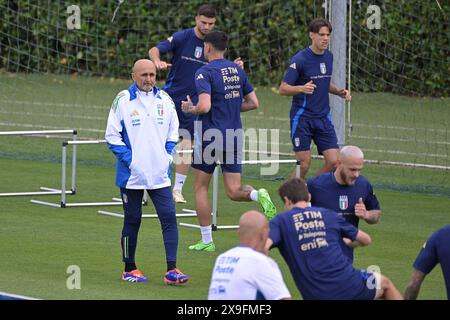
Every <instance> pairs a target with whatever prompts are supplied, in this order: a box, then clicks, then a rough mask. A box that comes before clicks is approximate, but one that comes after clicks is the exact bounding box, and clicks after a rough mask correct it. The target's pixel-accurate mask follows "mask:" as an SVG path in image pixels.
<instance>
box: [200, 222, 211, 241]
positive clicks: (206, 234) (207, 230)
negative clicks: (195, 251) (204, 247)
mask: <svg viewBox="0 0 450 320" xmlns="http://www.w3.org/2000/svg"><path fill="white" fill-rule="evenodd" d="M200 231H201V233H202V241H203V243H210V242H212V241H213V240H212V231H211V225H209V226H206V227H200Z"/></svg>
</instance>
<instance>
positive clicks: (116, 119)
mask: <svg viewBox="0 0 450 320" xmlns="http://www.w3.org/2000/svg"><path fill="white" fill-rule="evenodd" d="M123 99H126V94H125V93H124V92H121V93H119V94H118V95H117V96H116V98H115V99H114V102H113V104H112V106H111V110H110V111H109V116H108V124H107V126H106V133H105V140H106V142H107V144H108V148H109V149H110V150H111V151H112V152H113V153H114V155H115V156H116V158H117V160H118V161H120V162H123V163H124V164H125V165H126V166H127V167H130V164H131V160H132V152H131V147H130V145H129V144H128V145H127V144H126V143H125V141H124V131H126V130H125V128H124V122H123V119H122V115H121V112H120V110H121V108H120V103H121V101H122V100H123Z"/></svg>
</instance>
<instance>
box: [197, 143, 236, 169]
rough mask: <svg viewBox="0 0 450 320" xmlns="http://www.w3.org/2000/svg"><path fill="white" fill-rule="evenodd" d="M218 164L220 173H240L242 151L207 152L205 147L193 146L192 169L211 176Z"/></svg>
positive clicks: (214, 150) (215, 150)
mask: <svg viewBox="0 0 450 320" xmlns="http://www.w3.org/2000/svg"><path fill="white" fill-rule="evenodd" d="M217 161H219V162H220V166H221V168H222V172H232V173H242V151H240V152H239V151H237V149H234V150H231V151H228V150H227V151H224V150H217V149H213V150H208V149H207V146H205V145H203V146H201V148H197V147H196V146H194V152H193V154H192V165H191V166H192V168H194V169H197V170H200V171H203V172H205V173H208V174H212V173H213V172H214V169H215V168H216V166H217Z"/></svg>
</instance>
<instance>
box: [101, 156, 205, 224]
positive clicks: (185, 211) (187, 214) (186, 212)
mask: <svg viewBox="0 0 450 320" xmlns="http://www.w3.org/2000/svg"><path fill="white" fill-rule="evenodd" d="M178 153H179V154H183V153H192V150H185V151H178ZM147 199H148V194H147V192H144V202H145V204H147V201H148V200H147ZM113 200H115V201H121V200H122V199H120V198H113ZM120 203H122V202H120ZM181 211H182V212H183V213H177V214H175V215H176V217H177V218H187V217H196V216H197V212H196V211H195V210H191V209H184V208H183V209H181ZM97 213H98V214H100V215H104V216H110V217H115V218H122V219H123V217H124V216H123V214H122V213H118V212H114V211H105V210H98V211H97ZM141 217H142V218H151V219H153V218H158V215H157V214H155V213H151V214H145V213H143V214H142V216H141Z"/></svg>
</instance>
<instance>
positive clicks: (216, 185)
mask: <svg viewBox="0 0 450 320" xmlns="http://www.w3.org/2000/svg"><path fill="white" fill-rule="evenodd" d="M271 163H295V164H296V166H295V176H296V177H300V161H298V160H294V159H292V160H244V161H242V164H271ZM219 167H220V163H218V164H217V166H216V168H215V169H214V173H213V205H212V213H211V215H212V224H211V229H212V230H213V231H217V230H230V229H239V226H237V225H230V226H219V225H218V224H217V215H218V211H219V210H218V206H219ZM179 225H180V226H182V227H186V228H196V229H200V226H199V225H197V224H191V223H184V222H180V223H179Z"/></svg>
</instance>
